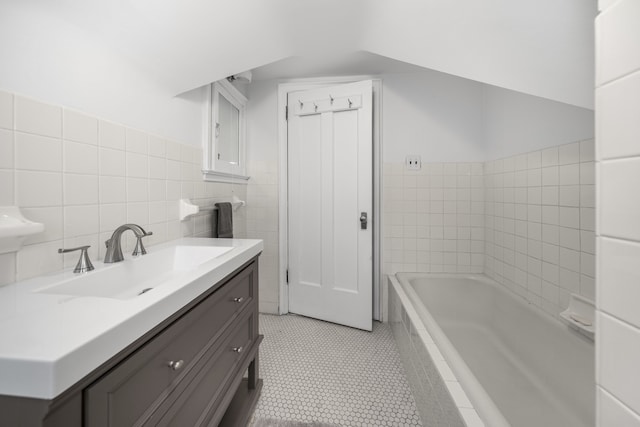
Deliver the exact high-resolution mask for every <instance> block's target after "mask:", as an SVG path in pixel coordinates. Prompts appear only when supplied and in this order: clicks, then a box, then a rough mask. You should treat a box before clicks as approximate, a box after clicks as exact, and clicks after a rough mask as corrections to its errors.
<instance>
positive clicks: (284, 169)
mask: <svg viewBox="0 0 640 427" xmlns="http://www.w3.org/2000/svg"><path fill="white" fill-rule="evenodd" d="M361 80H372V82H373V217H374V219H375V220H374V229H373V260H372V261H373V319H374V320H384V319H383V318H382V315H383V312H384V310H382V299H383V298H382V286H381V280H382V265H381V253H380V248H381V243H382V236H381V235H380V233H381V231H382V215H381V213H382V212H381V211H382V208H381V206H382V200H381V196H382V191H381V190H382V188H381V176H382V144H381V142H382V122H381V118H382V79H381V78H380V77H373V76H347V77H324V78H309V79H295V80H290V81H287V82H283V83H280V84H278V245H279V266H278V270H279V271H278V273H279V274H278V277H279V284H278V291H279V292H278V313H279V314H281V315H282V314H287V313H289V285H288V284H287V268H288V266H289V254H288V242H289V236H288V224H289V218H288V189H287V187H288V185H287V181H288V177H287V174H288V169H289V164H288V163H289V162H288V148H287V143H288V138H287V119H286V116H285V109H286V106H287V96H288V94H289V93H290V92H297V91H301V90H308V89H313V88H318V87H322V86H330V85H335V84H341V83H354V82H357V81H361Z"/></svg>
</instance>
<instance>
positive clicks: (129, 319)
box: [0, 238, 263, 399]
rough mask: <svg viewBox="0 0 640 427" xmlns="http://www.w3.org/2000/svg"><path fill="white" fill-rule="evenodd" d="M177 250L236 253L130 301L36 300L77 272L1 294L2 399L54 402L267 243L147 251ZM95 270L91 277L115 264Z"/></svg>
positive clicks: (195, 241)
mask: <svg viewBox="0 0 640 427" xmlns="http://www.w3.org/2000/svg"><path fill="white" fill-rule="evenodd" d="M176 245H189V246H233V247H234V249H233V250H231V251H229V252H227V253H225V254H223V255H221V256H219V257H217V258H213V259H211V260H209V261H206V262H204V263H202V264H200V265H199V266H197V267H196V268H194V269H192V270H189V271H185V272H184V273H181V274H180V275H178V276H177V277H172V278H170V279H169V280H167V281H166V282H164V283H163V284H162V285H160V286H157V287H156V288H154V289H153V291H150V292H147V293H145V294H143V295H140V296H138V297H135V298H131V299H126V300H122V299H114V298H102V297H79V296H68V295H53V294H44V293H35V291H37V290H39V289H42V288H43V287H45V286H48V285H50V284H53V283H57V282H61V281H64V280H68V279H69V278H71V277H74V274H73V273H72V272H71V270H72V269H70V270H65V271H64V272H63V273H60V274H55V275H49V276H41V277H37V278H34V279H30V280H25V281H22V282H17V283H13V284H10V285H6V286H3V287H0V395H10V396H23V397H33V398H42V399H53V398H54V397H56V396H58V395H59V394H60V393H62V392H63V391H64V390H66V389H67V388H69V387H70V386H72V385H73V384H75V383H76V382H78V381H79V380H80V379H82V378H83V377H85V376H86V375H87V374H89V373H90V372H92V371H93V370H94V369H96V368H97V367H98V366H100V365H101V364H102V363H104V362H106V361H107V360H109V359H110V358H111V357H113V356H114V355H115V354H116V353H118V352H119V351H121V350H122V349H124V348H125V347H127V346H128V345H129V344H131V343H132V342H133V341H135V340H136V339H138V338H139V337H141V336H142V335H144V334H145V333H146V332H148V331H149V330H151V329H152V328H153V327H154V326H156V325H158V324H159V323H161V322H162V321H163V320H164V319H166V318H167V317H169V316H171V315H172V314H173V313H175V312H176V311H178V310H179V309H180V308H182V307H184V306H185V305H186V304H188V303H189V302H191V301H192V300H193V299H194V298H196V297H197V296H199V295H200V294H202V293H203V292H204V291H206V290H207V289H209V288H210V287H211V286H212V285H214V284H216V283H217V282H218V281H220V280H222V279H223V278H224V277H225V276H227V275H228V274H230V273H232V272H233V271H234V270H236V269H237V268H238V267H240V266H242V265H243V264H244V263H246V262H247V261H249V260H250V259H251V258H253V257H254V256H256V255H257V254H259V253H260V252H261V251H262V248H263V245H262V241H261V240H249V239H207V238H185V239H178V240H174V241H172V242H168V243H165V244H162V245H157V246H153V247H150V248H148V249H147V251H148V252H149V254H152V253H153V252H154V251H158V250H162V249H163V248H167V247H170V246H176ZM123 262H135V260H131V259H128V258H125V261H123ZM94 265H95V267H96V270H95V271H93V272H89V273H85V274H87V275H90V274H94V273H95V272H96V271H98V270H100V269H103V268H109V267H110V266H112V265H113V264H107V265H105V264H103V263H102V262H94Z"/></svg>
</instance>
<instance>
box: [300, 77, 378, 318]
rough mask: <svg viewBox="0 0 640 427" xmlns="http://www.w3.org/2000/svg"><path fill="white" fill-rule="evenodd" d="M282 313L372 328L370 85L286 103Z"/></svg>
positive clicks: (324, 91) (315, 91)
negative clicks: (285, 307) (285, 296)
mask: <svg viewBox="0 0 640 427" xmlns="http://www.w3.org/2000/svg"><path fill="white" fill-rule="evenodd" d="M288 156H289V158H288V168H289V170H288V181H289V183H288V185H289V188H288V193H289V200H288V205H289V212H288V217H289V230H288V236H289V311H290V312H292V313H297V314H301V315H304V316H309V317H314V318H317V319H322V320H326V321H329V322H334V323H339V324H342V325H347V326H351V327H355V328H359V329H365V330H368V331H370V330H371V327H372V293H373V292H372V290H373V282H372V280H373V279H372V273H373V267H372V252H373V233H372V230H373V227H372V218H371V214H372V209H373V208H372V206H373V202H372V196H373V194H372V193H373V190H372V185H373V184H372V183H373V178H372V82H371V81H370V80H368V81H362V82H357V83H350V84H343V85H339V86H333V87H328V88H322V89H313V90H308V91H304V92H294V93H290V94H289V97H288Z"/></svg>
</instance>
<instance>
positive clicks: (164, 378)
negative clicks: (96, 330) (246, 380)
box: [84, 266, 258, 427]
mask: <svg viewBox="0 0 640 427" xmlns="http://www.w3.org/2000/svg"><path fill="white" fill-rule="evenodd" d="M256 288H257V269H256V268H255V266H249V267H248V268H246V269H244V270H243V271H241V272H240V273H239V274H238V275H236V276H234V277H233V278H231V279H230V280H229V281H228V282H226V283H225V284H223V285H222V286H220V287H219V288H218V289H217V290H216V291H215V292H213V293H212V294H211V295H209V296H208V297H207V298H206V299H204V300H203V301H201V302H200V303H199V304H198V305H196V306H195V307H194V308H193V309H191V310H190V311H189V312H187V313H186V314H184V315H183V316H182V317H180V318H179V319H178V320H176V321H175V322H174V323H172V324H171V325H169V326H168V327H167V328H166V329H164V330H163V331H161V332H160V333H159V334H158V335H157V336H156V337H155V338H153V339H152V340H150V341H149V342H148V343H147V344H146V345H144V346H143V347H141V348H140V349H139V350H138V351H136V352H135V353H133V354H132V355H131V356H129V357H128V358H127V359H125V360H124V361H123V362H122V363H120V364H119V365H117V366H116V367H115V368H114V369H112V370H111V371H110V372H108V373H107V374H106V375H104V376H103V377H102V378H100V379H99V380H98V381H96V382H95V383H93V384H92V385H91V386H89V387H88V388H87V389H86V390H85V392H84V393H85V399H86V400H85V402H86V403H85V405H86V406H85V408H86V413H87V414H91V416H88V417H87V423H86V425H87V426H89V427H107V426H113V427H116V426H117V427H121V426H130V425H134V424H135V423H137V422H141V421H142V420H144V419H146V418H147V417H148V416H149V415H150V414H152V413H153V412H155V411H156V409H157V408H158V407H159V406H160V405H162V404H163V402H165V401H166V400H167V399H168V398H169V397H170V396H171V395H172V394H174V393H176V392H180V389H182V388H184V381H183V380H185V379H187V378H188V377H189V376H190V374H192V372H191V371H193V370H194V368H195V370H198V369H201V366H198V365H199V364H201V363H200V362H201V360H202V363H204V360H203V359H204V358H203V356H205V354H207V350H208V349H210V348H211V347H212V346H213V344H214V343H216V342H217V341H219V339H220V338H221V337H222V336H223V335H225V332H228V330H227V329H228V327H229V325H231V324H232V322H237V318H238V315H239V314H240V313H241V312H242V311H243V310H244V309H245V308H246V307H248V306H249V305H255V304H254V296H255V292H257V289H256ZM243 324H244V323H243ZM251 328H252V329H250V332H251V333H252V334H253V335H255V336H257V333H258V331H257V330H255V328H254V326H253V324H252V326H251ZM243 330H244V329H243ZM247 333H249V332H247ZM239 346H242V344H240V345H239ZM215 347H217V345H216V346H215ZM181 382H182V383H181ZM172 398H173V397H172Z"/></svg>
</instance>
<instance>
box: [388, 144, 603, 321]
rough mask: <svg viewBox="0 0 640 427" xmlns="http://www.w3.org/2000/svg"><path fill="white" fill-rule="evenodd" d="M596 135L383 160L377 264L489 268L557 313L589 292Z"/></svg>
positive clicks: (410, 267)
mask: <svg viewBox="0 0 640 427" xmlns="http://www.w3.org/2000/svg"><path fill="white" fill-rule="evenodd" d="M594 151H595V148H594V141H593V140H585V141H577V142H572V143H569V144H564V145H560V146H555V147H550V148H547V149H544V150H538V151H534V152H530V153H523V154H520V155H517V156H512V157H508V158H504V159H497V160H493V161H488V162H485V163H426V164H423V165H422V169H421V170H419V171H413V170H408V169H407V168H406V167H405V165H404V164H403V163H387V164H385V165H384V169H383V268H384V273H385V274H395V273H397V272H399V271H412V272H432V273H438V272H447V273H485V274H487V275H488V276H490V277H492V278H493V279H495V280H496V281H498V282H499V283H501V284H503V285H505V286H506V287H508V288H509V289H511V290H512V291H514V292H516V293H517V294H518V295H520V296H522V297H524V298H525V299H527V300H528V301H529V302H530V303H532V304H534V305H535V306H537V307H538V308H540V309H542V310H544V311H545V312H547V313H549V314H550V315H552V316H554V317H559V316H558V314H559V313H560V312H561V311H563V310H565V309H566V308H567V306H568V304H569V295H570V293H576V294H579V295H582V296H584V297H586V298H589V299H591V300H594V299H595V231H594V230H595V162H594V160H595V154H594Z"/></svg>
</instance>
